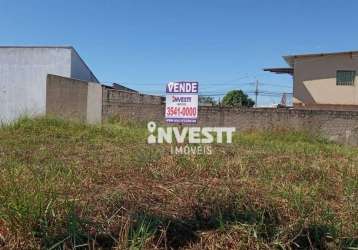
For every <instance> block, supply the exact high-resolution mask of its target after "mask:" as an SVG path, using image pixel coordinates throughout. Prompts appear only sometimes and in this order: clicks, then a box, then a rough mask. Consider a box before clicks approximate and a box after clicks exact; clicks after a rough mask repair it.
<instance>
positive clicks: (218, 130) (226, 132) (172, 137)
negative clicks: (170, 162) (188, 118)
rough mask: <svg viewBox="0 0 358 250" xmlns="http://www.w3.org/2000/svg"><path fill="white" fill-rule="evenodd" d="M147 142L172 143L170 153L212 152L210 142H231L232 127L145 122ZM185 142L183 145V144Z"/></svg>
mask: <svg viewBox="0 0 358 250" xmlns="http://www.w3.org/2000/svg"><path fill="white" fill-rule="evenodd" d="M147 128H148V132H149V136H148V138H147V142H148V144H156V143H159V144H162V143H167V144H172V147H171V153H172V154H212V148H211V145H210V144H212V143H228V144H230V143H232V136H233V133H234V132H235V131H236V128H234V127H180V128H179V127H157V124H156V123H155V122H153V121H152V122H149V123H148V124H147ZM184 144H185V145H184Z"/></svg>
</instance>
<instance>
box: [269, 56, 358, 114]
mask: <svg viewBox="0 0 358 250" xmlns="http://www.w3.org/2000/svg"><path fill="white" fill-rule="evenodd" d="M283 58H284V59H285V61H286V62H287V63H288V65H289V66H290V67H289V68H267V69H264V70H265V71H270V72H274V73H278V74H290V75H292V76H293V106H294V107H296V108H320V109H322V108H329V109H358V87H357V81H356V75H357V71H358V51H349V52H337V53H321V54H304V55H291V56H284V57H283Z"/></svg>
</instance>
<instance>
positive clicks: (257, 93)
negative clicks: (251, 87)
mask: <svg viewBox="0 0 358 250" xmlns="http://www.w3.org/2000/svg"><path fill="white" fill-rule="evenodd" d="M258 95H259V80H256V89H255V108H257V96H258Z"/></svg>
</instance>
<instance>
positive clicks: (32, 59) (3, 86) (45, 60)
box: [0, 46, 98, 123]
mask: <svg viewBox="0 0 358 250" xmlns="http://www.w3.org/2000/svg"><path fill="white" fill-rule="evenodd" d="M49 74H52V75H59V76H63V77H69V78H73V79H78V80H82V81H87V82H94V83H98V80H97V78H96V77H95V75H94V74H93V73H92V71H91V70H90V69H89V67H88V66H87V65H86V63H85V62H84V61H83V60H82V59H81V57H80V56H79V55H78V53H77V52H76V50H75V49H74V48H73V47H71V46H0V123H2V122H8V121H13V120H15V119H17V118H18V117H20V116H23V115H30V116H32V115H41V114H45V113H46V79H47V76H48V75H49Z"/></svg>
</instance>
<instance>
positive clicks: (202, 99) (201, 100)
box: [199, 96, 216, 106]
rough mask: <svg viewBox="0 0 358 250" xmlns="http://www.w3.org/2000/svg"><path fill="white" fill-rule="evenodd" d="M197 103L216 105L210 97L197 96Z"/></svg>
mask: <svg viewBox="0 0 358 250" xmlns="http://www.w3.org/2000/svg"><path fill="white" fill-rule="evenodd" d="M199 103H200V104H209V105H212V106H214V105H216V101H215V100H214V98H212V97H211V96H199Z"/></svg>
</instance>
